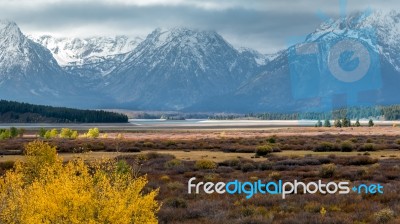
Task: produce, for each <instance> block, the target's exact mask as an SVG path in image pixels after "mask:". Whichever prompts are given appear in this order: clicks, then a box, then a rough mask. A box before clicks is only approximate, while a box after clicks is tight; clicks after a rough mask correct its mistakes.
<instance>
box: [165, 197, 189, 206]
mask: <svg viewBox="0 0 400 224" xmlns="http://www.w3.org/2000/svg"><path fill="white" fill-rule="evenodd" d="M164 203H165V205H166V206H167V207H171V208H186V207H187V202H186V200H185V199H183V198H167V199H165V201H164Z"/></svg>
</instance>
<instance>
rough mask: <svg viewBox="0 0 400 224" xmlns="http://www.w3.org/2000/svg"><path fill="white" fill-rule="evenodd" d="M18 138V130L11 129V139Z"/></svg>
mask: <svg viewBox="0 0 400 224" xmlns="http://www.w3.org/2000/svg"><path fill="white" fill-rule="evenodd" d="M17 136H18V129H17V128H16V127H11V128H10V137H11V138H15V137H17Z"/></svg>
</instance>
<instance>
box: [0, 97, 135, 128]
mask: <svg viewBox="0 0 400 224" xmlns="http://www.w3.org/2000/svg"><path fill="white" fill-rule="evenodd" d="M39 122H49V123H126V122H128V117H127V116H126V115H124V114H120V113H114V112H107V111H103V110H100V111H96V110H78V109H71V108H65V107H51V106H42V105H33V104H28V103H19V102H14V101H6V100H0V123H39Z"/></svg>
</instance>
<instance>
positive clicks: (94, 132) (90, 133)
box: [86, 128, 100, 138]
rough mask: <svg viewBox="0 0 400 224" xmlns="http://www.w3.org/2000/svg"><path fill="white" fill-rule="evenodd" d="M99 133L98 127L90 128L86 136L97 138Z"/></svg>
mask: <svg viewBox="0 0 400 224" xmlns="http://www.w3.org/2000/svg"><path fill="white" fill-rule="evenodd" d="M99 135H100V131H99V129H98V128H90V129H89V131H88V132H87V134H86V136H87V137H88V138H98V137H99Z"/></svg>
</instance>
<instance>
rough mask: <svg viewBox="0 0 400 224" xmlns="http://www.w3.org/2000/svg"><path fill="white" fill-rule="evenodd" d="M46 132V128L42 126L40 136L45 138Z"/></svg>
mask: <svg viewBox="0 0 400 224" xmlns="http://www.w3.org/2000/svg"><path fill="white" fill-rule="evenodd" d="M45 134H46V129H44V128H40V129H39V137H41V138H44V135H45Z"/></svg>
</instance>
